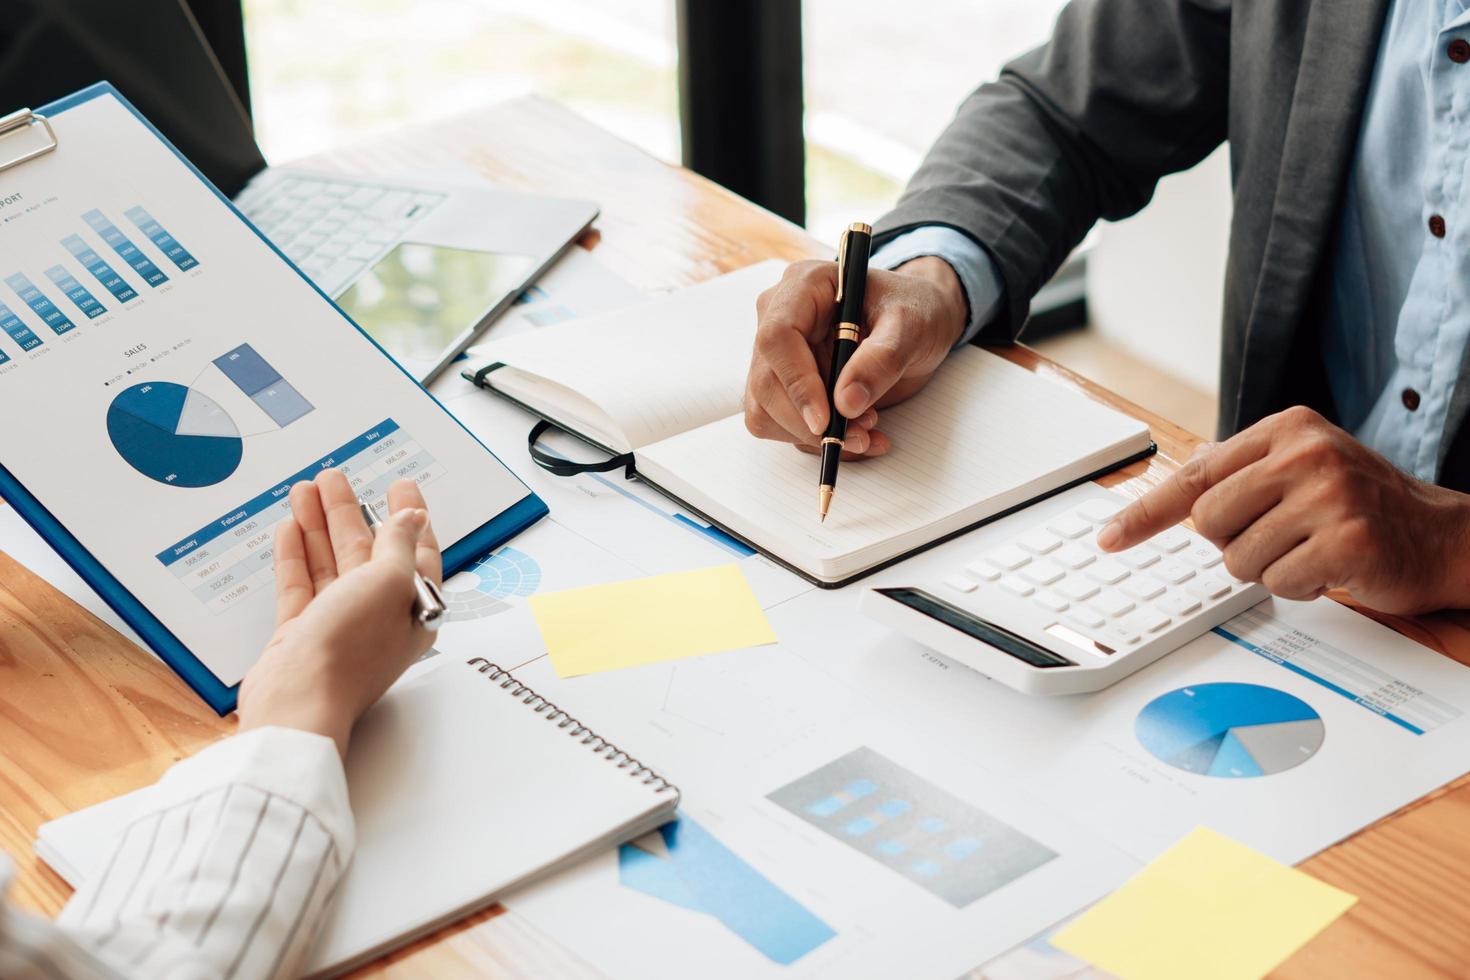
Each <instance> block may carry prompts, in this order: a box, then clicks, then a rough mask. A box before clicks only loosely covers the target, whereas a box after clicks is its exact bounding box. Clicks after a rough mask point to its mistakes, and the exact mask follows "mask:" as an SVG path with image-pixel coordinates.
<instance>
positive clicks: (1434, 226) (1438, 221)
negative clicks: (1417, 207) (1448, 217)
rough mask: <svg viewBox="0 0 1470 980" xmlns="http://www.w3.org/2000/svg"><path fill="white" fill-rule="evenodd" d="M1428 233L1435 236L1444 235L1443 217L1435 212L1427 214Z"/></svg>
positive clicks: (1441, 236)
mask: <svg viewBox="0 0 1470 980" xmlns="http://www.w3.org/2000/svg"><path fill="white" fill-rule="evenodd" d="M1429 233H1430V234H1431V235H1433V236H1434V237H1435V238H1443V237H1444V219H1443V218H1441V217H1440V216H1439V215H1437V214H1431V215H1430V216H1429Z"/></svg>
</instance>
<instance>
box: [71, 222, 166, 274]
mask: <svg viewBox="0 0 1470 980" xmlns="http://www.w3.org/2000/svg"><path fill="white" fill-rule="evenodd" d="M82 220H83V221H85V222H86V223H87V224H88V225H89V226H91V228H92V230H93V231H95V232H96V233H97V234H99V235H101V236H102V240H103V241H104V242H106V243H107V245H108V247H109V248H111V249H112V250H113V251H114V252H116V253H117V254H118V258H120V259H122V260H123V261H124V262H126V263H127V264H128V265H129V266H131V267H132V269H133V271H134V272H136V273H137V274H138V275H140V276H142V277H143V281H144V282H146V283H147V284H148V285H150V286H154V287H157V286H162V285H163V284H164V283H166V282H168V276H166V275H164V274H163V270H162V269H160V268H159V267H158V266H156V265H154V264H153V260H152V259H150V258H149V257H148V256H146V255H144V254H143V251H142V249H140V248H138V246H136V245H134V244H133V240H132V239H131V238H129V237H128V236H127V235H124V234H123V233H122V232H121V231H118V228H117V225H115V224H113V223H112V222H111V221H109V220H108V218H107V216H106V215H105V214H103V213H102V212H101V211H98V210H97V209H96V208H93V209H92V210H91V211H88V212H87V213H86V214H84V215H82Z"/></svg>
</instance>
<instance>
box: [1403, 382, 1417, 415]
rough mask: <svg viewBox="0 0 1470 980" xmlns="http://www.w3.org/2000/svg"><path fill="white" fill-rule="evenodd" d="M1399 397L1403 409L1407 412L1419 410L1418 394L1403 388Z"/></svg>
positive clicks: (1411, 389)
mask: <svg viewBox="0 0 1470 980" xmlns="http://www.w3.org/2000/svg"><path fill="white" fill-rule="evenodd" d="M1399 397H1400V398H1402V399H1403V401H1404V407H1405V408H1407V409H1408V410H1409V411H1411V412H1412V411H1415V410H1416V409H1418V408H1419V393H1418V392H1417V391H1415V390H1414V389H1413V388H1405V389H1404V391H1403V394H1401V395H1399Z"/></svg>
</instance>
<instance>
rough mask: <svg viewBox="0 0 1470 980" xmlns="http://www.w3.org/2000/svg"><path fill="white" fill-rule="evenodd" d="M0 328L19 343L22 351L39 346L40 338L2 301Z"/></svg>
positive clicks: (0, 306) (0, 304)
mask: <svg viewBox="0 0 1470 980" xmlns="http://www.w3.org/2000/svg"><path fill="white" fill-rule="evenodd" d="M0 330H4V331H5V332H6V333H8V334H10V339H11V340H13V341H15V342H16V343H17V344H20V349H21V350H23V351H28V350H35V349H36V348H37V347H40V346H41V338H40V337H37V336H36V334H35V332H34V331H33V330H31V328H30V327H28V326H26V325H25V324H24V323H22V322H21V319H20V317H18V316H16V315H15V313H14V312H12V311H11V309H10V307H8V306H6V305H5V304H4V303H0Z"/></svg>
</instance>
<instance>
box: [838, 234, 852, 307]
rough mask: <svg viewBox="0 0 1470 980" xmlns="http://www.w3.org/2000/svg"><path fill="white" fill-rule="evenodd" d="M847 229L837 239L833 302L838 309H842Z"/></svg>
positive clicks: (845, 271)
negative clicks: (835, 279)
mask: <svg viewBox="0 0 1470 980" xmlns="http://www.w3.org/2000/svg"><path fill="white" fill-rule="evenodd" d="M848 234H849V229H846V228H844V229H843V230H842V237H841V238H839V239H837V296H836V297H835V300H836V302H837V306H838V308H839V309H840V308H841V307H842V284H843V282H845V281H846V280H847V236H848Z"/></svg>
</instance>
